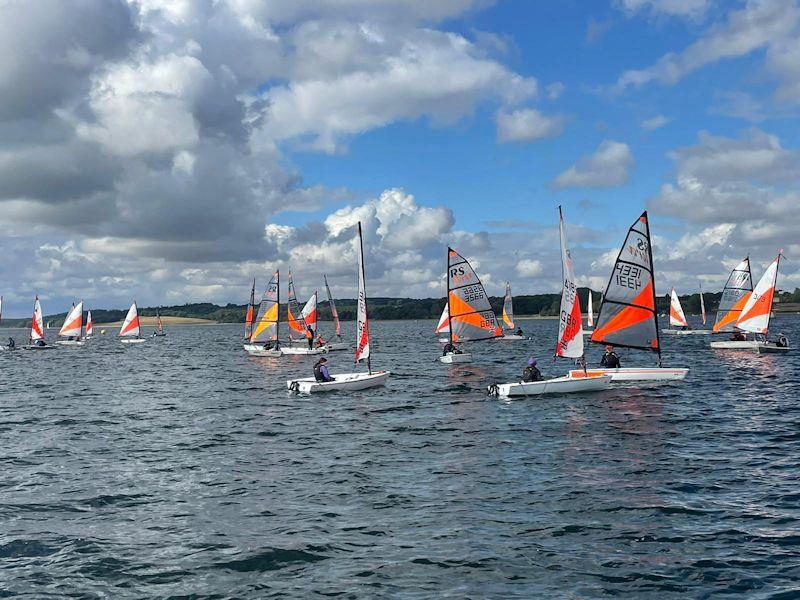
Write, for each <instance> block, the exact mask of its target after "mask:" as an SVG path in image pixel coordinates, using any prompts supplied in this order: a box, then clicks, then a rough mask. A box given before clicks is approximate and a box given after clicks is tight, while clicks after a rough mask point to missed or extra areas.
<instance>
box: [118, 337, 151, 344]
mask: <svg viewBox="0 0 800 600" xmlns="http://www.w3.org/2000/svg"><path fill="white" fill-rule="evenodd" d="M146 341H147V340H146V339H145V338H122V339H120V342H121V343H123V344H144V343H145V342H146Z"/></svg>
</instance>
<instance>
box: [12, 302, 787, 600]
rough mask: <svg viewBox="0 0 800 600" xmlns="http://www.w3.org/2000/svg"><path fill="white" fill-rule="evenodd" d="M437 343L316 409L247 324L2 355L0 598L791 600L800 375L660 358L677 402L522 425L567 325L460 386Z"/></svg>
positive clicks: (503, 355) (479, 347) (382, 339)
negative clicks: (260, 352)
mask: <svg viewBox="0 0 800 600" xmlns="http://www.w3.org/2000/svg"><path fill="white" fill-rule="evenodd" d="M775 322H776V329H775V330H776V331H777V330H778V329H783V330H784V331H785V332H786V333H787V334H789V335H790V337H791V338H792V339H793V340H794V341H797V342H800V320H798V319H797V318H795V317H782V316H779V317H778V318H777V319H776V320H775ZM325 325H327V324H325ZM433 326H434V323H433V322H427V321H423V322H374V323H372V326H371V329H372V333H373V340H374V352H375V356H374V366H375V367H376V368H389V369H391V370H392V372H393V375H392V377H391V378H390V380H389V385H388V386H387V387H386V388H378V389H377V390H367V391H365V392H361V393H353V394H350V395H329V396H325V397H316V396H315V397H302V396H301V397H298V396H293V395H291V394H289V393H288V392H287V391H286V389H285V380H286V379H287V378H290V377H295V376H298V375H304V376H308V375H310V366H311V364H312V362H313V359H312V358H311V357H284V358H282V359H279V360H276V359H254V358H250V357H248V356H247V355H246V354H244V352H243V351H242V349H241V345H240V339H239V336H240V333H241V327H240V326H217V327H173V328H171V329H169V335H168V337H166V338H163V339H158V340H152V339H151V340H149V341H148V342H147V343H146V344H142V345H140V346H132V347H125V346H122V345H121V344H119V343H118V342H117V340H116V339H115V338H114V337H113V336H112V335H111V334H112V333H115V331H114V332H112V331H109V335H107V336H97V337H96V339H94V340H91V342H90V344H89V345H88V346H87V347H85V348H79V349H59V350H54V351H51V352H26V351H18V352H14V353H0V370H2V377H1V378H0V435H1V436H2V437H1V438H0V439H2V445H1V446H0V457H2V458H1V459H2V471H0V522H2V529H0V596H2V595H6V596H14V595H19V596H28V597H36V598H42V597H61V596H65V595H78V596H81V597H85V598H94V597H109V598H123V597H195V598H228V597H242V598H269V597H301V596H302V597H305V598H314V597H322V596H335V595H340V596H342V597H345V598H351V597H352V598H426V597H434V596H437V597H452V598H466V597H469V598H488V597H491V598H531V597H536V596H551V597H554V596H558V597H564V596H566V597H593V596H601V595H612V594H613V595H628V596H636V597H641V596H653V597H656V596H657V597H660V598H664V597H676V598H677V597H681V598H682V597H686V596H691V597H704V596H709V595H714V594H728V595H731V596H737V595H746V596H748V597H764V598H767V597H776V598H784V597H785V598H790V597H797V594H800V477H799V476H798V460H800V407H798V398H799V397H800V377H799V375H800V352H797V351H795V352H793V353H792V354H790V355H788V356H758V355H755V354H751V353H740V352H738V353H733V352H729V353H724V352H713V351H711V350H709V349H708V347H707V344H708V338H707V337H705V336H703V337H699V336H698V337H672V338H666V339H664V345H665V347H666V354H665V363H666V364H667V365H670V366H688V367H691V371H690V374H689V377H688V379H687V380H686V381H685V382H684V383H683V384H681V385H671V386H661V387H655V388H649V389H647V388H641V389H635V388H627V389H615V390H611V391H608V392H603V393H598V394H593V395H585V396H581V395H573V396H564V397H550V398H538V399H522V400H515V401H512V402H509V401H499V400H497V399H495V398H490V397H487V396H486V394H485V392H484V389H485V386H486V385H487V384H489V383H492V382H495V381H504V380H511V379H515V378H516V377H517V376H518V373H519V372H520V371H521V369H522V366H523V365H524V362H525V359H526V358H527V357H528V356H529V355H531V354H533V355H535V356H538V357H539V358H540V360H541V363H542V364H543V365H544V369H543V370H544V371H545V373H546V374H558V373H561V372H563V371H564V370H566V369H567V368H568V366H569V365H568V364H567V363H565V362H561V361H559V362H558V363H555V364H553V363H552V361H551V359H550V358H549V355H550V354H551V352H552V347H553V340H554V336H555V328H556V322H555V321H531V322H523V326H524V327H525V328H526V329H527V330H528V332H530V333H532V334H533V339H532V340H529V341H525V342H490V343H481V344H475V345H474V346H473V349H474V351H475V352H476V353H477V354H476V357H477V362H476V363H475V364H472V365H465V366H464V367H461V368H450V369H448V368H447V367H445V366H443V365H440V364H439V363H438V362H436V356H437V355H438V345H437V344H436V343H435V341H433V340H434V337H433V336H432V334H431V330H432V329H433ZM345 327H346V328H347V329H348V331H349V330H350V329H351V326H350V324H345ZM6 332H9V330H5V329H4V330H0V334H6ZM12 333H13V334H14V335H15V337H16V338H17V341H18V342H19V341H20V340H21V338H22V337H23V332H21V331H13V332H12ZM621 355H622V359H623V363H624V364H626V365H630V366H633V365H634V364H640V365H642V364H652V357H651V356H649V355H645V354H643V353H638V352H635V351H627V352H626V351H622V352H621ZM598 357H599V349H597V348H592V349H591V355H590V359H591V360H592V361H596V360H597V358H598ZM330 359H331V364H332V371H333V372H334V373H335V372H336V371H342V370H345V371H349V370H351V369H352V366H351V361H352V355H351V354H350V353H349V352H348V353H344V352H340V353H334V354H331V355H330Z"/></svg>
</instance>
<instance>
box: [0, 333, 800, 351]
mask: <svg viewBox="0 0 800 600" xmlns="http://www.w3.org/2000/svg"><path fill="white" fill-rule="evenodd" d="M9 341H12V342H13V341H14V340H9ZM775 345H776V346H777V347H778V348H788V347H789V340H788V339H787V337H786V336H785V335H783V333H779V334H778V341H777V342H775ZM10 347H12V346H11V345H9V348H10Z"/></svg>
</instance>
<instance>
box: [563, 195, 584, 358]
mask: <svg viewBox="0 0 800 600" xmlns="http://www.w3.org/2000/svg"><path fill="white" fill-rule="evenodd" d="M558 216H559V223H558V232H559V237H560V240H561V282H562V285H561V308H560V311H559V319H558V342H557V343H556V356H561V357H564V358H580V357H582V356H583V352H584V348H583V323H582V321H583V320H582V318H581V305H580V302H579V301H578V287H577V286H576V285H575V269H574V268H573V266H572V254H571V253H570V250H569V245H568V244H567V232H566V228H565V227H564V215H563V214H562V213H561V207H560V206H559V208H558Z"/></svg>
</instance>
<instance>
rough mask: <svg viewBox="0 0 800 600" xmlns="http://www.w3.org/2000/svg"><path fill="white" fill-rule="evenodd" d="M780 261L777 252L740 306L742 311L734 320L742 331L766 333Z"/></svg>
mask: <svg viewBox="0 0 800 600" xmlns="http://www.w3.org/2000/svg"><path fill="white" fill-rule="evenodd" d="M780 262H781V255H780V254H778V257H777V258H776V259H775V260H774V261H772V264H771V265H770V266H769V267H767V270H766V271H764V275H763V276H762V277H761V279H760V281H759V282H758V284H757V285H756V287H755V288H754V289H753V293H752V294H750V298H749V299H748V300H747V304H745V305H744V308H742V312H741V314H740V315H739V318H738V319H737V320H736V327H738V328H739V329H741V330H742V331H749V332H750V333H763V334H764V335H766V334H767V330H768V329H769V317H770V313H771V312H772V299H773V297H774V296H775V284H776V282H777V281H778V265H779V264H780Z"/></svg>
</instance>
